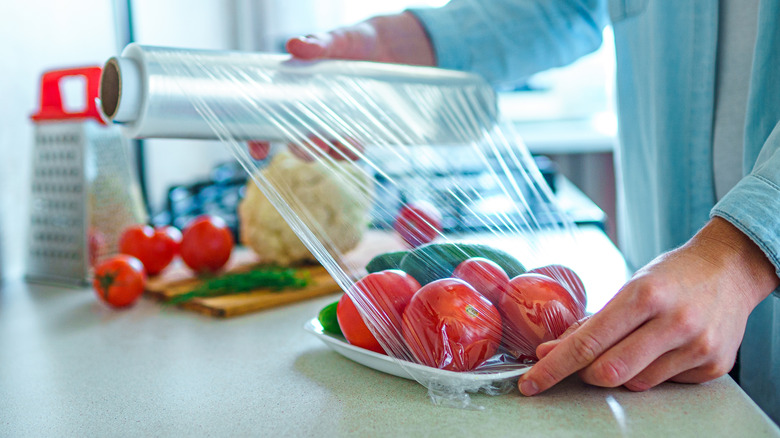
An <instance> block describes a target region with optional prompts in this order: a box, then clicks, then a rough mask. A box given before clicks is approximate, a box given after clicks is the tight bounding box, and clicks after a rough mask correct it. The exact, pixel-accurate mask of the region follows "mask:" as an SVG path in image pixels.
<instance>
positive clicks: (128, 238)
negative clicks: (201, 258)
mask: <svg viewBox="0 0 780 438" xmlns="http://www.w3.org/2000/svg"><path fill="white" fill-rule="evenodd" d="M181 238H182V236H181V231H179V229H178V228H176V227H172V226H163V227H157V228H152V227H150V226H148V225H133V226H131V227H128V228H127V229H126V230H125V231H124V232H123V233H122V236H121V237H120V238H119V252H121V253H122V254H127V255H131V256H133V257H135V258H137V259H138V260H140V261H141V263H143V264H144V269H145V270H146V274H147V275H157V274H159V273H160V272H162V270H163V269H165V268H166V267H168V265H169V264H170V263H171V261H173V258H174V257H176V254H178V253H179V245H181Z"/></svg>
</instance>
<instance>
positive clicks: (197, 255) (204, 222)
mask: <svg viewBox="0 0 780 438" xmlns="http://www.w3.org/2000/svg"><path fill="white" fill-rule="evenodd" d="M233 244H234V242H233V234H231V232H230V228H228V226H227V224H226V223H225V221H224V220H223V219H222V218H220V217H218V216H211V215H201V216H198V217H196V218H195V219H193V220H192V221H191V222H190V223H189V224H187V226H186V227H185V228H184V231H183V232H182V238H181V247H180V249H179V251H180V256H181V259H182V261H183V262H184V264H186V265H187V266H189V267H190V269H192V270H193V271H195V272H197V273H213V272H217V271H219V270H220V269H222V267H223V266H225V264H226V263H227V261H228V259H230V253H231V252H232V251H233Z"/></svg>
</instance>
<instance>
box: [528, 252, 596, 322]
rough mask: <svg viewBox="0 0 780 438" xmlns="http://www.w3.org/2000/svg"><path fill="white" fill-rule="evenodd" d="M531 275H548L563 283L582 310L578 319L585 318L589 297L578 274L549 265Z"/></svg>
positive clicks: (532, 271) (558, 266) (532, 270)
mask: <svg viewBox="0 0 780 438" xmlns="http://www.w3.org/2000/svg"><path fill="white" fill-rule="evenodd" d="M528 272H531V273H537V274H542V275H546V276H548V277H550V278H552V279H553V280H556V281H558V283H561V284H562V285H563V287H565V288H566V289H568V291H569V292H570V293H571V294H572V295H573V296H574V298H576V299H577V304H578V305H579V308H580V310H581V312H580V315H579V316H578V318H582V317H583V316H585V307H587V305H588V296H587V294H586V293H585V285H584V284H582V280H581V279H580V277H579V276H578V275H577V273H576V272H574V271H573V270H571V268H568V267H566V266H563V265H547V266H542V267H541V268H536V269H531V270H530V271H528Z"/></svg>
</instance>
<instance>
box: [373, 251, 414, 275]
mask: <svg viewBox="0 0 780 438" xmlns="http://www.w3.org/2000/svg"><path fill="white" fill-rule="evenodd" d="M408 252H409V251H393V252H386V253H384V254H379V255H378V256H376V257H374V258H373V259H371V261H369V262H368V264H367V265H366V270H367V271H368V273H369V274H370V273H372V272H379V271H384V270H385V269H401V259H402V258H404V256H405V255H406V253H408Z"/></svg>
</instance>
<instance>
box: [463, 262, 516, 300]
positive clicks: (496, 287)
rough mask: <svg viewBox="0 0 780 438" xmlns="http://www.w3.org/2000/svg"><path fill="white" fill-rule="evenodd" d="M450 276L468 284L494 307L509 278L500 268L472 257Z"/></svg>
mask: <svg viewBox="0 0 780 438" xmlns="http://www.w3.org/2000/svg"><path fill="white" fill-rule="evenodd" d="M452 276H453V277H455V278H460V279H461V280H463V281H465V282H466V283H468V284H470V285H471V287H473V288H474V289H476V290H477V292H479V293H481V294H482V295H484V296H485V298H487V299H488V300H490V302H491V303H493V305H494V306H498V300H499V299H501V295H503V294H504V291H505V290H506V287H507V284H508V283H509V276H508V275H506V272H504V270H503V269H502V268H501V266H498V264H497V263H496V262H494V261H492V260H488V259H486V258H484V257H472V258H470V259H466V260H464V261H462V262H461V263H460V264H459V265H458V266H456V267H455V270H454V271H453V272H452Z"/></svg>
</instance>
